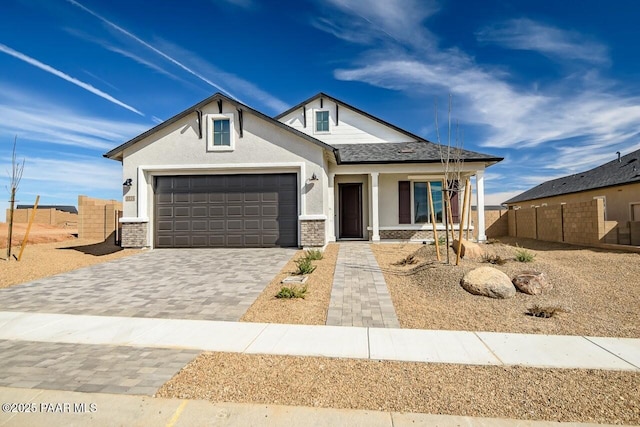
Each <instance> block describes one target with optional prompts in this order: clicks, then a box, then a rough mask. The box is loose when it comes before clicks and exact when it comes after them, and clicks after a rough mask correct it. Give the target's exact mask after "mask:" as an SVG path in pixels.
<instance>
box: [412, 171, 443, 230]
mask: <svg viewBox="0 0 640 427" xmlns="http://www.w3.org/2000/svg"><path fill="white" fill-rule="evenodd" d="M409 182H410V183H411V185H410V190H411V224H412V225H425V224H429V225H430V224H431V212H429V213H428V218H427V221H426V222H416V205H415V184H416V183H424V184H425V187H426V183H427V182H430V183H431V184H432V185H433V184H434V183H440V186H441V187H440V191H441V192H442V189H443V188H444V180H442V179H433V180H431V179H429V180H424V179H414V180H409ZM431 191H432V192H433V188H432V189H431ZM427 200H429V199H428V196H427ZM434 207H435V201H434ZM428 209H429V206H427V210H428ZM444 215H445V212H444V195H443V199H442V221H441V222H436V224H444ZM436 221H437V215H436Z"/></svg>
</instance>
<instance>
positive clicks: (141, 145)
mask: <svg viewBox="0 0 640 427" xmlns="http://www.w3.org/2000/svg"><path fill="white" fill-rule="evenodd" d="M202 111H203V137H202V139H199V138H198V121H197V115H196V114H195V113H194V114H190V115H188V116H187V117H184V118H183V119H182V120H179V121H178V122H176V123H174V124H173V125H172V126H169V127H167V128H165V129H162V130H160V131H158V132H157V133H155V134H153V135H150V136H149V137H147V138H146V139H144V140H142V141H140V142H138V143H137V144H135V145H133V146H131V147H129V148H127V149H126V150H125V151H124V160H123V179H127V178H132V180H133V185H132V186H131V187H130V188H128V189H127V190H126V194H125V201H124V216H125V217H140V218H144V217H146V218H149V219H150V220H152V211H153V191H152V185H153V179H152V175H158V174H165V175H172V174H173V175H180V174H194V173H198V174H212V173H215V174H224V173H234V172H236V173H238V172H243V173H269V172H272V173H276V172H282V171H289V170H290V169H292V168H293V169H297V170H293V171H294V172H298V173H299V174H303V175H304V176H299V179H300V192H301V194H300V196H301V197H300V200H301V201H302V200H304V206H300V207H299V209H300V213H303V214H306V215H323V214H325V202H324V198H325V197H326V196H325V195H324V192H323V188H324V187H325V186H326V179H327V177H326V174H325V173H324V167H323V166H324V155H323V149H322V148H321V147H319V146H318V145H315V144H313V143H311V142H309V141H306V140H304V139H302V138H300V137H297V136H295V135H293V134H291V133H289V132H286V131H285V130H283V129H280V128H278V127H277V126H276V125H274V124H272V123H269V122H267V121H265V120H262V119H261V118H259V117H256V116H254V115H252V114H250V113H248V112H247V111H245V112H244V114H243V137H242V138H240V120H239V117H238V112H237V111H236V109H235V107H234V106H233V105H231V104H229V103H224V102H223V113H224V114H231V115H233V120H234V135H233V138H234V140H235V147H234V150H233V151H209V150H208V149H207V135H206V132H207V131H208V130H207V126H206V125H205V123H206V119H207V115H209V114H216V113H218V106H217V104H215V103H214V104H209V105H207V106H205V107H204V108H203V109H202ZM141 166H142V167H146V168H147V169H150V170H151V172H149V173H148V174H147V175H148V176H140V174H139V168H140V167H141ZM164 166H171V167H172V168H171V169H168V170H164V171H161V169H163V167H164ZM181 166H182V167H183V168H182V169H180V167H181ZM154 167H157V168H158V171H155V170H154ZM314 173H315V175H316V177H318V181H315V182H310V181H309V178H310V177H311V176H312V175H313V174H314ZM141 178H142V179H141ZM140 181H142V182H140ZM138 185H146V191H145V192H139V191H138V188H137V186H138ZM145 193H146V200H145V201H144V203H141V201H139V200H137V197H136V196H137V195H138V194H145ZM127 195H129V196H131V197H130V198H133V199H135V200H128V198H127V197H126V196H127ZM145 205H146V206H145ZM138 206H141V208H140V210H141V212H138V208H137V207H138Z"/></svg>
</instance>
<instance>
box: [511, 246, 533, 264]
mask: <svg viewBox="0 0 640 427" xmlns="http://www.w3.org/2000/svg"><path fill="white" fill-rule="evenodd" d="M535 257H536V255H535V254H534V253H532V252H529V251H528V250H526V249H524V248H520V247H518V249H517V250H516V261H519V262H532V261H533V259H534V258H535Z"/></svg>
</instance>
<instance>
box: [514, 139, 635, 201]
mask: <svg viewBox="0 0 640 427" xmlns="http://www.w3.org/2000/svg"><path fill="white" fill-rule="evenodd" d="M632 183H640V150H636V151H633V152H631V153H629V154H627V155H626V156H622V157H620V159H619V160H618V159H616V160H612V161H610V162H608V163H605V164H603V165H600V166H598V167H596V168H593V169H591V170H588V171H586V172H581V173H576V174H573V175H568V176H565V177H562V178H557V179H552V180H551V181H547V182H543V183H542V184H540V185H538V186H536V187H533V188H532V189H530V190H527V191H525V192H524V193H522V194H519V195H517V196H515V197H513V198H511V199H509V200H507V201H506V202H505V203H507V204H508V203H517V202H522V201H526V200H535V199H542V198H545V197H552V196H560V195H562V194H570V193H579V192H581V191H587V190H594V189H596V188H603V187H611V186H614V185H624V184H632Z"/></svg>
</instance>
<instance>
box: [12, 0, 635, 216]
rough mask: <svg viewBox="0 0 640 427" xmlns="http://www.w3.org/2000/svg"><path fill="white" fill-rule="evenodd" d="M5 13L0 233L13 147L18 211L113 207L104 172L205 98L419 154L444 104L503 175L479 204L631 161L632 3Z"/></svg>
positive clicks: (113, 170)
mask: <svg viewBox="0 0 640 427" xmlns="http://www.w3.org/2000/svg"><path fill="white" fill-rule="evenodd" d="M2 3H3V4H2V11H1V12H2V13H0V184H2V185H1V186H2V188H1V189H0V191H2V192H3V194H4V196H3V197H2V198H0V200H1V201H0V209H1V210H0V212H1V213H0V219H2V218H3V216H4V209H5V208H6V206H7V203H6V200H8V197H9V195H8V191H7V190H6V189H5V188H4V187H5V186H6V185H8V176H7V175H8V174H7V172H6V171H7V169H9V164H8V161H9V157H10V149H11V145H12V143H13V138H14V136H15V135H17V136H18V155H19V157H20V158H25V159H26V165H25V172H24V178H23V180H22V183H21V185H20V189H19V192H18V198H19V200H20V202H21V203H29V204H30V203H33V201H34V199H35V196H36V194H40V195H41V202H40V203H41V204H73V205H75V204H76V201H77V195H78V194H86V195H90V196H93V197H103V198H117V199H119V198H120V197H121V194H122V193H121V191H122V187H121V184H122V182H121V181H122V176H121V170H120V164H119V163H118V162H115V161H112V160H107V159H104V158H102V154H103V153H105V152H106V151H108V150H109V149H111V148H114V147H116V146H118V145H119V144H121V143H123V142H125V141H126V140H128V139H130V138H132V137H134V136H136V135H137V134H139V133H141V132H143V131H145V130H147V129H149V128H150V127H152V126H154V125H156V124H157V123H159V122H161V121H163V120H166V119H168V118H169V117H171V116H173V115H174V114H177V113H179V112H181V111H182V110H184V109H185V108H187V107H189V106H191V105H193V104H195V103H197V102H198V101H200V100H202V99H204V98H206V97H208V96H210V95H211V94H213V93H215V92H218V91H222V92H224V93H226V94H228V95H230V96H232V97H234V98H236V99H238V100H240V101H241V102H243V103H245V104H248V105H250V106H252V107H253V108H256V109H258V110H260V111H262V112H264V113H266V114H269V115H276V114H277V113H279V112H282V111H284V110H285V109H287V108H288V107H290V106H292V105H295V104H297V103H298V102H300V101H302V100H303V99H306V98H307V97H309V96H311V95H313V94H315V93H317V92H320V91H323V92H326V93H328V94H330V95H332V96H334V97H337V98H339V99H342V100H344V101H345V102H347V103H350V104H352V105H355V106H357V107H359V108H361V109H363V110H365V111H367V112H369V113H371V114H373V115H376V116H379V117H381V118H382V119H384V120H387V121H389V122H391V123H393V124H395V125H398V126H400V127H402V128H405V129H407V130H409V131H411V132H414V133H417V134H419V135H421V136H423V137H426V138H427V139H430V140H432V141H435V140H436V132H435V126H434V102H435V100H437V102H438V110H439V116H440V122H441V132H443V133H444V128H443V127H444V126H443V124H444V122H445V121H446V115H447V114H446V109H447V107H446V104H447V99H448V97H449V94H451V96H452V99H453V109H452V117H453V118H454V119H455V120H457V121H458V122H459V128H460V129H461V131H462V133H463V135H464V137H463V140H464V148H467V149H470V150H475V151H480V152H486V153H490V154H495V155H499V156H503V157H505V160H504V161H503V162H502V163H500V164H498V165H496V166H493V167H491V168H490V169H489V170H488V171H487V184H486V193H487V202H488V203H491V204H496V203H500V202H503V201H505V200H506V199H508V198H509V197H511V196H513V195H515V194H517V193H519V192H521V191H524V190H526V189H528V188H530V187H532V186H534V185H536V184H538V183H540V182H542V181H545V180H548V179H551V178H554V177H558V176H562V175H566V174H569V173H573V172H578V171H581V170H586V169H589V168H591V167H594V166H597V165H599V164H601V163H604V162H606V161H608V160H611V159H613V158H615V152H616V151H621V152H622V154H626V153H628V152H630V151H633V150H636V149H638V148H640V135H639V132H640V130H639V129H640V127H639V124H640V49H639V48H638V43H637V42H638V40H640V26H638V25H637V18H638V17H639V16H640V2H637V1H633V0H628V1H625V0H615V1H613V2H604V1H601V0H581V1H569V0H566V1H555V0H554V1H551V0H541V1H524V0H523V1H509V0H485V1H482V2H475V1H461V0H456V1H453V0H448V1H445V0H440V1H430V0H422V1H420V0H398V1H393V0H372V1H365V0H325V1H319V0H318V1H316V0H308V1H304V0H300V1H295V2H293V1H284V0H283V1H277V2H276V1H259V0H182V1H180V2H175V1H160V2H154V3H153V6H150V4H149V2H148V1H143V0H126V1H123V0H110V1H99V0H4V1H3V2H2ZM444 135H446V133H444ZM443 138H446V136H443ZM445 142H446V141H445Z"/></svg>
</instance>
